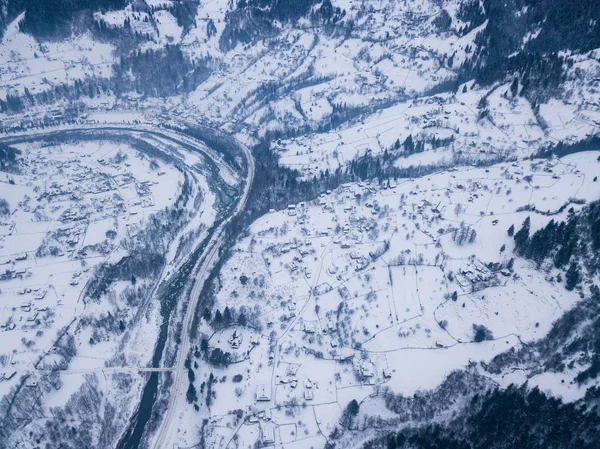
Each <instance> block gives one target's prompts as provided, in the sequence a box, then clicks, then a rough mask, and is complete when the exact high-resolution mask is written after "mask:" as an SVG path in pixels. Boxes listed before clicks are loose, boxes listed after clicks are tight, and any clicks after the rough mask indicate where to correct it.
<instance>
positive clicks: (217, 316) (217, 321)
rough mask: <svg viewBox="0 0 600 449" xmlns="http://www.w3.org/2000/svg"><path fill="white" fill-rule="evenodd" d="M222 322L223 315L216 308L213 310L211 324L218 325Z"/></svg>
mask: <svg viewBox="0 0 600 449" xmlns="http://www.w3.org/2000/svg"><path fill="white" fill-rule="evenodd" d="M222 323H223V315H221V311H220V310H217V311H216V312H215V317H214V319H213V326H216V327H219V326H221V324H222Z"/></svg>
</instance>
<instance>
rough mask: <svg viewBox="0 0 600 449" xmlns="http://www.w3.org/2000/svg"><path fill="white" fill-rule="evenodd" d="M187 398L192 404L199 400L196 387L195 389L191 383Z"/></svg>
mask: <svg viewBox="0 0 600 449" xmlns="http://www.w3.org/2000/svg"><path fill="white" fill-rule="evenodd" d="M185 397H186V399H187V401H188V402H189V403H190V404H192V403H194V402H196V401H197V400H198V393H197V392H196V387H194V384H192V383H190V385H189V387H188V389H187V393H186V394H185Z"/></svg>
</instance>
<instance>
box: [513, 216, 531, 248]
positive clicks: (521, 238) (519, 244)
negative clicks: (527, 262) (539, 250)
mask: <svg viewBox="0 0 600 449" xmlns="http://www.w3.org/2000/svg"><path fill="white" fill-rule="evenodd" d="M530 229H531V219H530V218H529V217H527V218H526V219H525V221H524V222H523V227H522V228H521V229H520V230H519V231H518V232H517V233H516V234H515V252H516V253H517V254H519V255H523V254H525V253H526V250H527V245H528V243H529V230H530Z"/></svg>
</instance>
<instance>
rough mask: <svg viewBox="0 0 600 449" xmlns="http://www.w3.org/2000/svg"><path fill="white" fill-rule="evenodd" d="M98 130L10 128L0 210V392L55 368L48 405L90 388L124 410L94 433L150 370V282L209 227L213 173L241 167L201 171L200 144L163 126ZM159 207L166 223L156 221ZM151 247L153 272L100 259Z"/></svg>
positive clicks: (233, 180)
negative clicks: (50, 133)
mask: <svg viewBox="0 0 600 449" xmlns="http://www.w3.org/2000/svg"><path fill="white" fill-rule="evenodd" d="M97 134H98V135H94V133H93V131H92V132H91V134H90V133H86V132H81V131H77V130H68V129H65V130H64V131H63V134H59V138H58V139H57V138H55V137H52V138H51V137H47V136H44V135H41V136H40V137H39V138H35V137H33V138H30V139H27V138H23V139H25V140H23V139H22V140H21V141H20V143H18V142H17V143H15V141H14V140H13V141H12V143H11V144H12V145H13V147H14V148H16V149H18V150H20V151H21V154H20V155H19V156H18V161H19V167H20V171H19V172H18V173H7V172H0V183H1V185H2V189H1V192H2V194H1V198H2V199H5V200H6V201H7V202H8V208H9V213H8V214H7V215H5V216H3V217H2V218H1V219H0V223H1V226H0V229H1V235H0V261H1V262H0V263H1V264H2V265H3V267H4V269H3V275H2V279H1V281H0V282H1V284H2V285H0V292H1V298H2V305H1V308H0V324H1V330H0V333H1V335H2V341H3V347H2V349H1V350H0V363H1V368H0V372H1V373H2V374H3V376H2V381H0V396H6V395H7V394H13V392H14V387H15V386H17V385H19V384H21V382H23V379H27V385H28V386H33V387H36V386H37V383H38V382H39V380H40V378H41V379H42V380H43V381H44V382H46V381H47V380H46V379H47V376H48V375H49V374H50V373H51V371H53V370H58V371H57V373H60V374H61V377H59V379H60V381H59V384H57V385H56V386H55V387H54V388H52V389H51V390H50V391H46V392H44V401H43V402H42V407H43V410H45V411H46V412H47V414H49V412H48V410H49V408H50V407H59V408H62V407H65V406H66V404H67V403H68V401H72V400H73V398H74V397H75V396H73V395H74V394H75V393H77V394H81V392H82V391H87V389H89V388H95V389H96V390H97V391H100V392H101V393H100V395H101V396H103V397H104V400H105V401H106V402H104V401H103V402H102V405H101V406H102V408H103V409H104V410H107V409H106V407H113V406H114V407H117V409H119V410H121V412H119V414H118V415H116V417H115V416H112V417H111V418H110V420H109V421H107V422H106V423H104V424H103V426H104V427H102V426H100V425H98V426H96V427H93V429H95V430H93V431H94V432H95V431H97V432H99V433H98V434H97V435H96V437H97V438H99V436H98V435H100V433H101V431H102V430H103V429H104V430H106V426H107V425H108V426H111V425H113V424H114V423H111V421H112V420H115V419H117V421H118V420H122V419H128V418H129V414H130V413H131V412H132V410H133V409H132V407H134V406H135V405H136V401H135V398H136V397H137V396H138V395H139V394H140V390H141V387H142V385H143V383H144V381H145V376H144V374H143V372H144V370H145V369H146V367H147V366H148V365H149V364H150V363H151V358H152V352H153V348H154V346H155V344H156V340H157V336H158V327H159V325H160V323H161V315H160V313H159V312H160V302H157V301H150V300H151V299H152V298H153V292H154V288H155V287H156V285H158V283H159V281H161V280H162V279H165V278H168V276H169V275H170V274H171V272H176V271H177V268H178V266H179V265H180V264H181V263H182V261H184V260H185V259H186V256H187V255H188V254H189V253H190V251H191V250H192V249H194V248H195V247H196V245H197V243H198V242H200V241H202V239H203V238H204V237H205V236H206V235H207V232H208V228H209V227H210V226H211V225H212V223H213V222H214V221H215V219H216V217H217V215H218V214H219V212H220V208H221V207H222V204H220V203H219V200H218V199H217V196H218V195H217V194H216V193H215V191H214V190H215V189H220V188H222V187H220V186H218V185H217V184H215V182H217V181H218V179H219V176H220V179H221V181H220V182H224V183H226V184H228V185H229V186H230V187H234V186H236V184H237V183H238V179H237V177H236V176H234V175H233V174H232V172H230V171H228V170H226V169H225V166H224V165H223V167H221V172H220V174H219V171H218V170H217V171H216V172H215V173H213V174H210V173H209V172H205V164H206V162H207V159H206V157H205V155H204V154H203V153H200V152H197V151H190V150H189V149H188V148H189V147H184V146H179V147H178V146H177V143H176V141H172V140H169V139H170V138H171V137H172V135H173V133H172V132H170V131H165V133H164V134H163V135H156V134H149V133H146V132H144V131H143V129H140V130H139V131H136V132H131V131H127V130H126V129H124V128H123V130H122V131H119V130H118V129H116V128H115V129H113V130H112V131H111V132H110V133H106V132H104V134H102V132H101V131H99V132H97ZM181 139H184V140H185V139H189V138H184V137H181ZM17 140H18V139H17ZM195 145H196V146H197V147H199V148H202V145H201V144H200V143H199V142H195ZM205 151H206V152H207V153H208V154H210V151H211V150H209V149H208V148H206V149H205ZM218 164H222V162H218ZM217 167H218V165H217ZM229 170H231V169H229ZM175 212H177V213H178V215H174V214H175ZM174 216H177V217H178V218H177V219H173V217H174ZM156 219H158V220H159V223H161V224H160V226H165V225H166V224H168V223H170V225H169V226H170V229H168V230H165V229H160V228H156V226H157V225H156V223H155V222H154V221H155V220H156ZM163 245H164V247H163ZM161 248H162V249H161ZM157 250H161V251H162V254H161V256H163V257H164V259H165V268H164V269H163V270H161V269H160V265H159V266H158V271H157V272H156V271H155V272H154V274H153V275H152V276H151V277H148V276H147V274H144V273H146V271H145V269H144V268H141V269H138V271H136V269H137V267H130V268H129V270H133V272H135V274H134V275H127V276H126V277H125V278H123V276H122V275H117V276H115V275H111V276H109V277H108V278H104V277H103V276H102V273H103V271H102V270H103V269H105V268H106V267H110V266H114V267H118V266H119V265H123V264H125V265H127V258H128V257H132V256H133V255H137V256H136V257H140V256H141V257H143V258H144V257H152V254H146V255H141V254H140V253H139V252H140V251H157ZM138 263H142V264H143V263H144V261H143V260H139V261H138ZM152 263H154V264H156V263H159V262H156V261H155V262H152V259H149V261H148V264H152ZM146 269H148V268H146ZM150 269H152V268H151V267H150ZM155 270H156V268H155ZM106 280H107V281H108V285H106V286H105V287H102V285H103V284H102V283H103V282H105V281H106ZM99 282H100V283H99ZM140 369H141V371H140ZM61 383H62V384H61ZM44 385H46V384H45V383H44ZM62 385H64V386H65V387H63V386H62ZM44 388H45V387H44ZM123 388H125V389H126V390H127V391H126V392H123V394H120V395H119V396H118V397H113V396H112V393H113V392H115V391H118V390H120V389H123ZM102 392H104V393H102ZM107 419H108V418H107ZM38 424H39V423H38ZM123 425H124V422H120V423H119V424H118V426H119V428H120V427H121V426H123ZM33 431H34V433H35V432H37V430H36V428H35V427H34V428H33ZM12 436H13V437H14V438H18V432H15V433H14V434H13V435H12ZM115 437H118V435H112V437H111V438H115ZM11 441H12V440H11ZM15 441H16V440H15ZM97 441H101V440H97Z"/></svg>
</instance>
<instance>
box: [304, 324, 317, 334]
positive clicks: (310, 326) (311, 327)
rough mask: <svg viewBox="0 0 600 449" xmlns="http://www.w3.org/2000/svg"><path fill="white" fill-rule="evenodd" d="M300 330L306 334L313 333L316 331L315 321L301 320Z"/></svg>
mask: <svg viewBox="0 0 600 449" xmlns="http://www.w3.org/2000/svg"><path fill="white" fill-rule="evenodd" d="M302 330H303V331H304V332H305V333H307V334H314V333H315V332H316V331H317V327H316V326H315V323H307V322H306V321H304V322H302Z"/></svg>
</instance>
